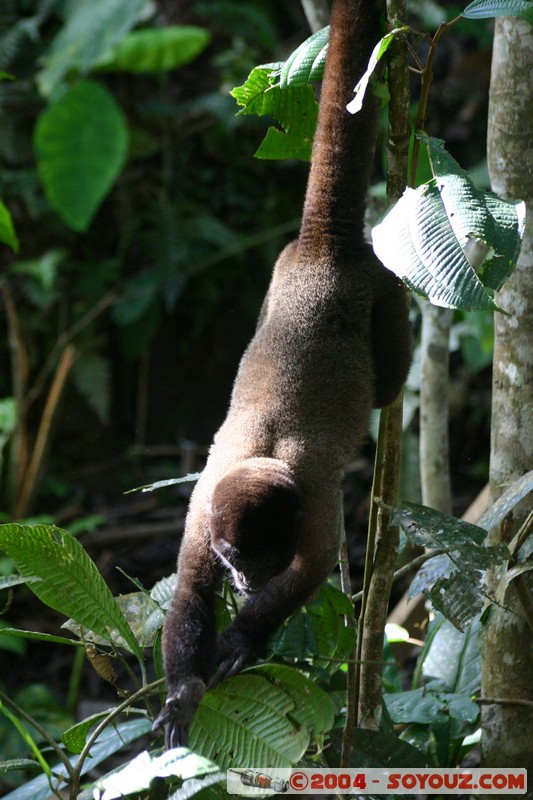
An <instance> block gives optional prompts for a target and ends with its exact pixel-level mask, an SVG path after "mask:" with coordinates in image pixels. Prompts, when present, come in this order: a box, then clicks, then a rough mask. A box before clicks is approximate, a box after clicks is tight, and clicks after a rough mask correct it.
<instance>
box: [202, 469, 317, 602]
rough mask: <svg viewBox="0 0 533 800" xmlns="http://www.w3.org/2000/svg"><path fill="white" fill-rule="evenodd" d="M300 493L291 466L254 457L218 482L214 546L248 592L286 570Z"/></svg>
mask: <svg viewBox="0 0 533 800" xmlns="http://www.w3.org/2000/svg"><path fill="white" fill-rule="evenodd" d="M302 517H303V512H302V504H301V499H300V494H299V492H298V489H297V488H296V485H295V483H294V481H293V480H292V478H291V476H290V474H289V472H288V469H287V468H285V466H284V465H283V464H281V462H276V461H274V460H273V459H250V461H249V463H246V462H245V463H243V464H242V465H240V466H239V467H236V468H235V469H233V470H231V471H230V472H229V473H227V474H226V475H225V476H224V477H223V478H222V479H221V480H220V481H219V482H218V483H217V485H216V487H215V489H214V492H213V495H212V500H211V508H210V512H209V527H210V534H211V546H212V547H213V550H214V551H215V552H216V553H217V555H218V556H219V558H220V559H221V561H222V562H223V563H224V564H225V566H226V567H228V568H229V569H230V570H231V571H232V574H233V580H234V582H235V586H236V587H237V589H239V590H240V591H242V592H244V593H246V594H250V593H253V592H256V591H258V590H259V589H260V588H261V587H262V586H264V584H265V583H266V582H267V581H268V580H270V578H272V577H274V575H278V574H279V573H280V572H283V571H284V570H285V569H286V568H287V567H288V566H289V564H290V563H291V561H292V560H293V558H294V555H295V553H296V548H297V545H298V533H299V529H300V525H301V520H302Z"/></svg>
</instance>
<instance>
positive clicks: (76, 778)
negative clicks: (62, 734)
mask: <svg viewBox="0 0 533 800" xmlns="http://www.w3.org/2000/svg"><path fill="white" fill-rule="evenodd" d="M164 682H165V679H164V678H160V679H159V680H157V681H154V682H153V683H149V684H147V685H146V686H143V687H142V689H139V691H138V692H135V694H132V695H131V696H130V697H128V698H127V700H124V702H122V703H121V704H120V705H118V706H117V707H116V708H114V709H113V710H112V711H110V712H109V714H108V715H107V717H106V718H105V719H103V720H102V721H101V722H100V724H99V725H97V726H96V728H95V729H94V731H93V732H92V733H91V734H90V735H89V736H88V737H87V741H86V742H85V746H84V748H83V750H82V751H81V753H80V757H79V759H78V762H77V764H76V766H75V767H74V769H73V771H72V774H70V773H69V775H70V777H71V784H70V798H71V800H76V797H77V796H78V791H79V784H80V777H81V773H82V771H83V765H84V763H85V760H86V758H87V756H88V755H89V753H90V751H91V747H92V746H93V745H94V743H95V742H96V740H97V739H98V737H99V736H100V734H101V733H102V731H104V730H105V729H106V728H107V726H108V725H111V723H112V722H114V721H115V719H116V718H117V717H119V716H120V715H121V714H122V713H123V712H124V711H127V710H128V708H129V707H130V706H131V705H133V704H134V703H136V702H137V700H140V699H141V698H143V697H144V695H146V694H152V693H153V692H155V691H157V689H159V688H160V687H161V686H162V685H163V684H164ZM71 766H72V765H71Z"/></svg>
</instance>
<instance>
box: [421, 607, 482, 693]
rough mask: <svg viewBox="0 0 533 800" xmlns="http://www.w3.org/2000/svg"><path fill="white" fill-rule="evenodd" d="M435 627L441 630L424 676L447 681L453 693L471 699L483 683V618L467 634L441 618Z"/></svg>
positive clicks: (424, 667)
mask: <svg viewBox="0 0 533 800" xmlns="http://www.w3.org/2000/svg"><path fill="white" fill-rule="evenodd" d="M435 624H436V626H437V630H436V633H435V634H434V636H433V637H432V640H431V645H430V647H429V652H428V654H427V656H426V657H425V659H424V664H423V667H422V670H423V673H424V676H425V677H426V679H429V678H437V679H438V680H441V681H444V683H445V684H446V687H447V688H448V689H449V690H450V691H451V692H455V693H462V694H465V695H467V696H469V697H470V696H472V695H474V694H476V693H477V692H478V691H479V687H480V681H481V656H480V652H479V644H478V638H479V627H480V623H479V617H478V618H476V619H475V620H474V621H473V623H472V624H471V625H469V626H468V628H467V629H466V630H465V631H464V633H461V631H458V630H457V629H456V628H455V627H454V626H453V625H452V624H451V623H450V622H448V620H447V619H445V618H444V617H442V616H440V615H438V620H437V621H436V623H435Z"/></svg>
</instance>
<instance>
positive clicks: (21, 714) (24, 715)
mask: <svg viewBox="0 0 533 800" xmlns="http://www.w3.org/2000/svg"><path fill="white" fill-rule="evenodd" d="M0 701H1V702H2V703H4V704H5V705H6V706H7V707H8V708H10V709H12V711H13V712H14V713H15V715H16V716H17V717H18V718H19V719H22V720H24V722H26V723H27V724H28V725H31V727H32V728H35V730H36V731H37V733H38V734H39V736H41V737H42V739H43V740H44V741H45V742H46V743H47V745H48V746H49V747H50V748H51V749H52V750H53V751H54V753H55V754H56V756H57V757H58V759H59V760H60V761H61V763H62V764H63V766H64V767H65V769H66V771H67V774H68V776H69V778H72V776H73V775H74V767H73V766H72V764H71V763H70V760H69V758H68V756H67V755H65V753H64V752H63V750H62V748H61V747H60V746H59V745H58V743H57V742H56V741H55V740H54V738H53V737H52V736H51V735H50V734H49V733H48V731H47V730H46V728H44V727H43V726H42V725H41V724H40V723H39V722H37V720H36V719H34V718H33V717H32V716H31V714H28V712H27V711H24V709H23V708H21V707H20V706H18V705H17V704H16V703H15V702H14V701H13V700H11V698H10V697H9V696H8V695H7V694H5V693H4V692H2V691H1V690H0Z"/></svg>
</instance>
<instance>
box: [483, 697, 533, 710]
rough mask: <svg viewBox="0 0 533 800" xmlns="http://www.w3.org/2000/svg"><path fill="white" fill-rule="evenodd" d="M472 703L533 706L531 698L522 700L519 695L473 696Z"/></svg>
mask: <svg viewBox="0 0 533 800" xmlns="http://www.w3.org/2000/svg"><path fill="white" fill-rule="evenodd" d="M472 699H473V701H474V703H479V704H480V705H482V706H491V705H498V706H523V707H524V708H530V709H531V708H533V700H522V698H520V697H473V698H472Z"/></svg>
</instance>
